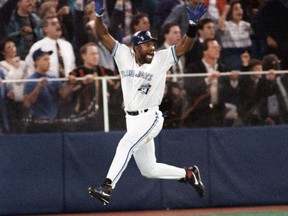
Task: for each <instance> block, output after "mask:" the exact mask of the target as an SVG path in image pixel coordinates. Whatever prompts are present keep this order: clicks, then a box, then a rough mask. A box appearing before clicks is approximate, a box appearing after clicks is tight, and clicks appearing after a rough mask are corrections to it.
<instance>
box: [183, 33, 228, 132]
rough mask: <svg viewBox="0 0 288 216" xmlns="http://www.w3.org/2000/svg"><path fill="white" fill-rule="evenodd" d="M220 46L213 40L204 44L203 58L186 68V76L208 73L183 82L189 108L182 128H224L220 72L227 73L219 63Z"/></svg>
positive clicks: (207, 40)
mask: <svg viewBox="0 0 288 216" xmlns="http://www.w3.org/2000/svg"><path fill="white" fill-rule="evenodd" d="M220 50H221V48H220V45H219V43H218V42H217V40H216V39H215V38H210V39H206V40H205V41H204V42H203V58H202V59H201V60H199V61H197V62H194V63H192V64H190V65H188V66H187V69H186V72H187V73H207V77H205V78H203V77H194V78H187V79H185V89H186V93H187V97H188V102H189V106H188V108H187V110H185V112H184V114H183V116H182V118H183V126H185V127H212V126H214V127H215V126H223V122H224V114H225V106H224V99H223V95H222V94H223V87H222V81H221V80H220V79H218V78H219V76H220V72H224V71H227V69H226V66H225V65H223V64H220V63H219V62H218V59H219V57H220Z"/></svg>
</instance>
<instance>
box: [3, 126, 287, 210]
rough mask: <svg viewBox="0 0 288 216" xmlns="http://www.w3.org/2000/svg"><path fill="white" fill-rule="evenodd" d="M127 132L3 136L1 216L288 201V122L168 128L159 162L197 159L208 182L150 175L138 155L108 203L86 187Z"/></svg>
mask: <svg viewBox="0 0 288 216" xmlns="http://www.w3.org/2000/svg"><path fill="white" fill-rule="evenodd" d="M123 134H124V132H122V131H119V132H109V133H104V132H95V133H63V134H33V135H5V136H0V215H19V214H44V213H45V214H47V213H68V212H98V211H118V210H119V211H120V210H143V209H150V210H153V209H168V208H169V209H179V208H204V207H217V206H247V205H248V206H250V205H251V206H252V205H272V204H273V205H274V204H287V203H288V180H287V179H288V126H277V127H276V126H275V127H249V128H248V127H247V128H245V127H243V128H221V129H179V130H163V131H162V132H161V133H160V135H159V136H158V137H157V138H156V140H155V142H156V155H157V158H158V161H159V162H164V163H169V164H173V165H176V166H181V167H182V166H189V165H193V164H197V165H198V166H199V168H200V170H201V174H202V180H203V182H204V184H205V186H206V196H205V197H204V198H199V197H198V196H197V193H196V192H195V191H194V189H193V188H192V187H190V186H189V185H186V184H183V183H179V182H177V181H172V180H155V179H153V180H151V179H150V180H149V179H146V178H144V177H142V176H141V175H140V172H139V170H138V169H137V166H136V164H135V162H134V160H133V159H132V160H131V161H130V163H129V165H128V167H127V169H126V170H125V172H124V174H123V176H122V178H121V179H120V181H119V182H118V184H117V187H116V189H115V190H114V191H113V195H112V198H111V203H110V204H109V205H108V206H103V205H102V204H101V203H100V202H98V201H97V200H95V199H93V198H91V197H90V196H89V195H88V193H87V188H88V187H89V186H97V185H98V184H99V183H100V182H101V181H102V180H103V178H104V177H105V175H106V174H107V171H108V168H109V165H110V162H111V160H112V158H113V155H114V153H115V149H116V146H117V142H118V141H119V140H120V138H121V137H122V136H123Z"/></svg>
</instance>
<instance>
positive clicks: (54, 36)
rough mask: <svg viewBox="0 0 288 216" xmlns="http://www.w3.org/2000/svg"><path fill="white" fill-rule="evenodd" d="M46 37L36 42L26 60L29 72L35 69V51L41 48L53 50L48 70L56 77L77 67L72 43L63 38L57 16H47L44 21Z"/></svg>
mask: <svg viewBox="0 0 288 216" xmlns="http://www.w3.org/2000/svg"><path fill="white" fill-rule="evenodd" d="M42 28H43V31H44V33H45V35H46V36H45V38H43V39H42V40H39V41H37V42H36V43H34V44H33V45H32V47H31V49H30V51H29V54H28V55H27V57H26V59H25V61H26V63H27V65H29V73H30V74H31V73H33V71H34V62H33V57H32V55H33V53H34V51H35V50H37V49H39V48H41V49H42V50H43V51H48V50H52V51H53V54H52V55H51V56H50V58H51V64H50V68H49V70H48V72H47V74H48V75H51V76H55V77H65V76H68V75H69V73H70V72H71V71H72V70H73V69H74V68H75V56H74V51H73V47H72V45H71V43H69V42H68V41H66V40H64V39H62V38H61V35H62V30H61V25H60V23H59V20H58V18H57V17H47V18H46V19H44V20H43V21H42Z"/></svg>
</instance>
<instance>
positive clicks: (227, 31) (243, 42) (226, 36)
mask: <svg viewBox="0 0 288 216" xmlns="http://www.w3.org/2000/svg"><path fill="white" fill-rule="evenodd" d="M218 29H219V31H220V35H219V36H220V40H221V45H222V47H223V50H222V55H223V60H224V61H225V63H226V65H227V66H228V68H229V70H241V67H242V63H241V57H240V56H241V54H242V53H244V52H245V51H249V49H250V48H251V45H252V42H251V39H250V33H252V29H251V26H250V23H248V22H246V21H244V20H243V9H242V6H241V4H240V2H239V0H232V1H230V4H229V5H226V6H225V9H224V12H223V14H222V16H221V17H220V19H219V23H218Z"/></svg>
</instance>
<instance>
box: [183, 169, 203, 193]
mask: <svg viewBox="0 0 288 216" xmlns="http://www.w3.org/2000/svg"><path fill="white" fill-rule="evenodd" d="M185 170H186V178H185V181H186V182H188V183H189V184H190V185H192V186H193V187H194V188H195V189H196V191H197V192H198V195H199V197H203V196H204V194H205V188H204V185H203V183H202V181H201V176H200V171H199V169H198V167H197V166H195V165H194V166H193V167H189V168H185Z"/></svg>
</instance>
